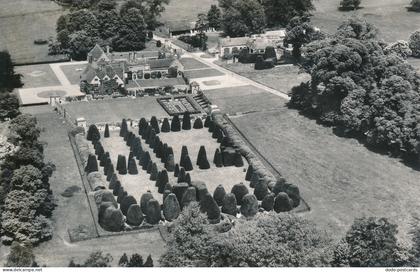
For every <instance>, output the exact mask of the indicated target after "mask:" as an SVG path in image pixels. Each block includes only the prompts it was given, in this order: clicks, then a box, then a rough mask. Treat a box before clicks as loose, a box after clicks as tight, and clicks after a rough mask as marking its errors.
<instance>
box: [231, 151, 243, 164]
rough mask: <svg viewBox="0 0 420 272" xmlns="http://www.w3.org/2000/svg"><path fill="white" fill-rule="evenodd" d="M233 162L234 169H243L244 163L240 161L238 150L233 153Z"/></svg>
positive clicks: (240, 156)
mask: <svg viewBox="0 0 420 272" xmlns="http://www.w3.org/2000/svg"><path fill="white" fill-rule="evenodd" d="M233 161H234V162H233V164H234V165H235V166H236V167H243V166H244V161H243V160H242V155H241V153H240V152H239V151H238V150H236V152H235V157H234V159H233Z"/></svg>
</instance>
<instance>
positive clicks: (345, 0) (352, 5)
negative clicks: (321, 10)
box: [339, 0, 362, 10]
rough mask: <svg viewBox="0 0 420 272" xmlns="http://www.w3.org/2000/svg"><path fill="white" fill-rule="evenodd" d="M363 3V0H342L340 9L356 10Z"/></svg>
mask: <svg viewBox="0 0 420 272" xmlns="http://www.w3.org/2000/svg"><path fill="white" fill-rule="evenodd" d="M361 3H362V1H361V0H341V2H340V7H339V9H340V10H355V9H358V8H359V7H360V4H361Z"/></svg>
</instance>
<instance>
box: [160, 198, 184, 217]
mask: <svg viewBox="0 0 420 272" xmlns="http://www.w3.org/2000/svg"><path fill="white" fill-rule="evenodd" d="M180 212H181V208H180V206H179V202H178V200H177V198H176V195H175V194H169V195H168V196H167V197H166V198H165V201H164V202H163V216H164V217H165V219H166V220H167V221H169V222H172V221H173V220H175V219H177V218H178V216H179V214H180Z"/></svg>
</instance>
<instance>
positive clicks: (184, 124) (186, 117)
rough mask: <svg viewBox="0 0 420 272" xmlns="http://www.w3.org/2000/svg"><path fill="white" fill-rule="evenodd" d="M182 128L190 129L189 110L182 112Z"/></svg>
mask: <svg viewBox="0 0 420 272" xmlns="http://www.w3.org/2000/svg"><path fill="white" fill-rule="evenodd" d="M182 129H183V130H190V129H191V116H190V113H189V112H186V113H184V116H183V118H182Z"/></svg>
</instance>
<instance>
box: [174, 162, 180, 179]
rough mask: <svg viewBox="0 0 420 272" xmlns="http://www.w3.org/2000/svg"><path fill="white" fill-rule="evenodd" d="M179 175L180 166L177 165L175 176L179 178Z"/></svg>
mask: <svg viewBox="0 0 420 272" xmlns="http://www.w3.org/2000/svg"><path fill="white" fill-rule="evenodd" d="M178 175H179V164H175V168H174V176H175V177H176V178H177V177H178Z"/></svg>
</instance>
